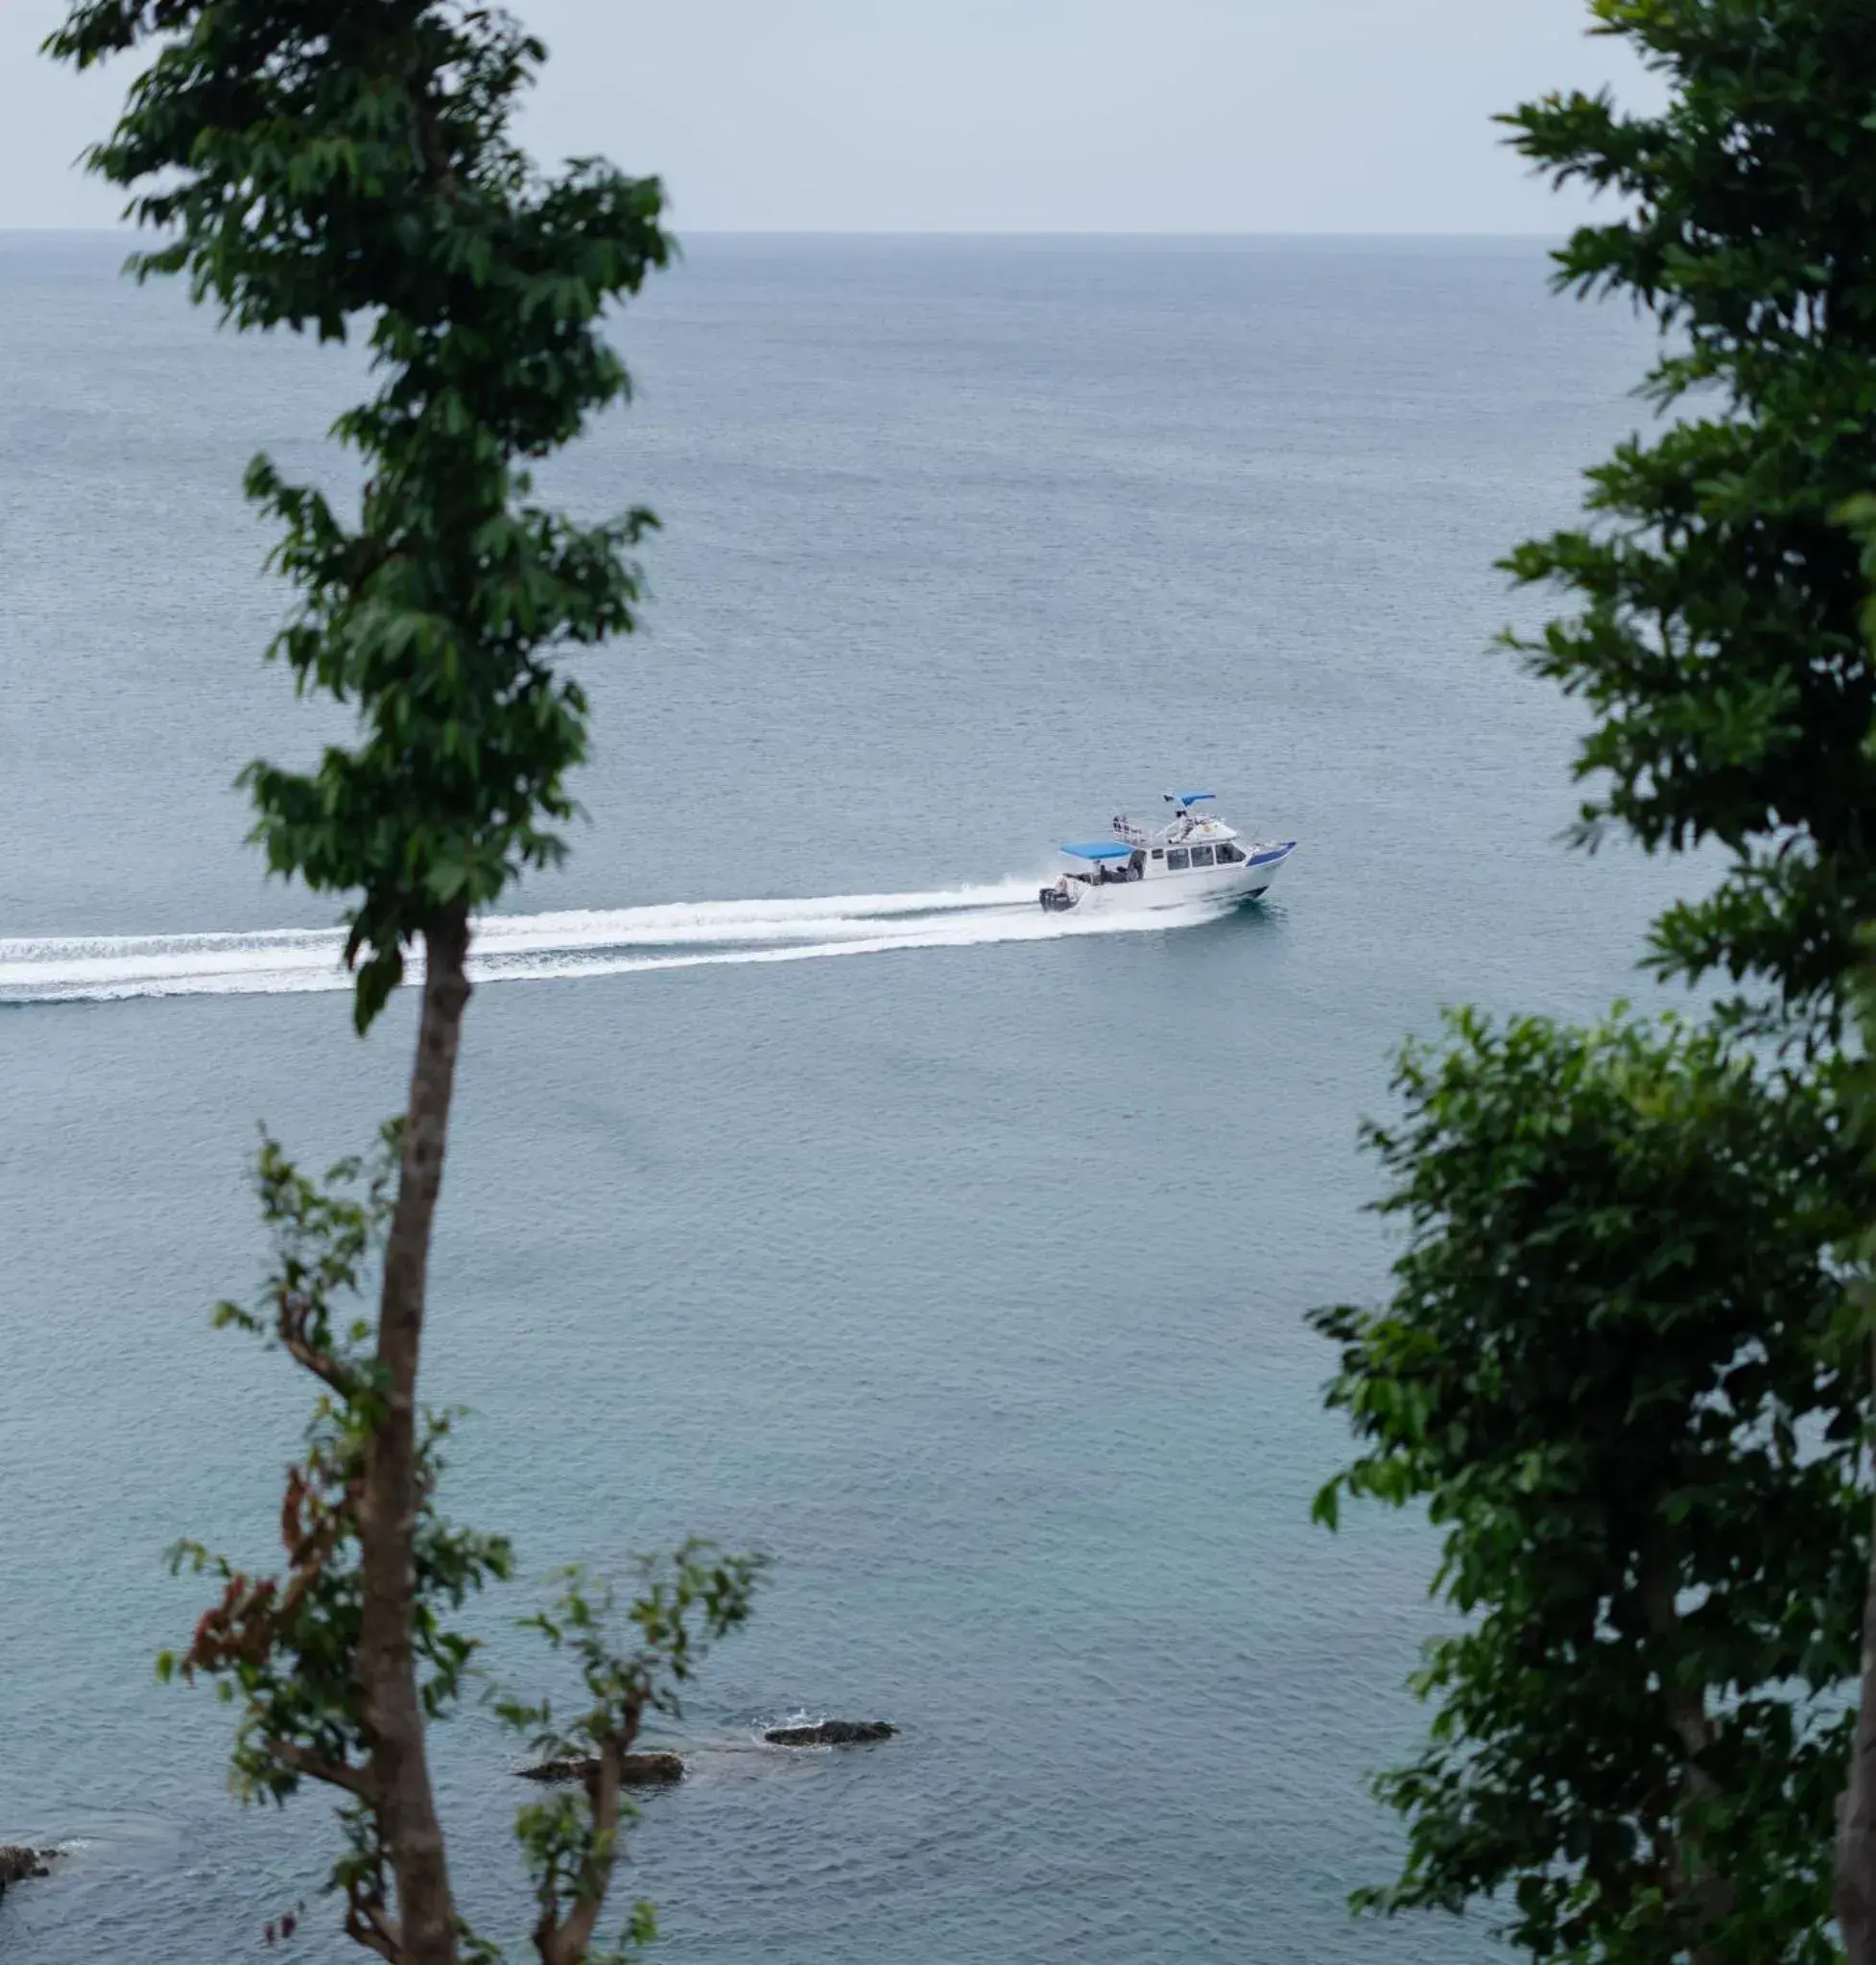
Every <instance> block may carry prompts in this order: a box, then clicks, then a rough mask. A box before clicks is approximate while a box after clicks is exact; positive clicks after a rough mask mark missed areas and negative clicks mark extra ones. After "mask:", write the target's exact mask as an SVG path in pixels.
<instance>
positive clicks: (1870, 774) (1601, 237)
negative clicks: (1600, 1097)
mask: <svg viewBox="0 0 1876 1965" xmlns="http://www.w3.org/2000/svg"><path fill="white" fill-rule="evenodd" d="M1591 12H1592V14H1593V16H1594V18H1595V20H1596V22H1597V23H1598V28H1599V30H1600V31H1601V32H1602V33H1604V34H1607V35H1611V36H1620V37H1622V38H1623V39H1625V40H1627V42H1629V43H1630V44H1631V46H1632V47H1633V48H1634V49H1635V50H1636V51H1637V52H1638V53H1639V54H1640V55H1641V56H1642V57H1643V59H1645V60H1647V61H1648V62H1649V63H1650V65H1651V66H1652V67H1653V68H1654V69H1655V70H1656V71H1657V72H1659V73H1660V74H1661V76H1662V77H1663V79H1664V80H1665V81H1666V83H1668V86H1669V101H1668V106H1667V107H1666V108H1665V109H1664V110H1663V111H1662V112H1661V113H1660V114H1658V115H1635V114H1624V113H1621V112H1619V111H1618V110H1617V108H1616V107H1615V106H1614V104H1613V103H1612V102H1611V100H1610V99H1609V97H1608V96H1607V95H1606V94H1602V95H1598V96H1595V97H1586V96H1583V95H1580V94H1576V95H1569V96H1554V97H1549V98H1546V99H1545V100H1543V101H1542V102H1539V103H1534V104H1529V105H1526V106H1525V107H1522V108H1521V109H1519V110H1518V111H1517V112H1516V113H1515V114H1514V115H1512V116H1509V117H1508V118H1506V119H1505V120H1506V121H1507V122H1508V124H1509V125H1510V126H1511V128H1512V130H1514V131H1515V138H1514V141H1515V143H1516V146H1517V148H1518V149H1519V150H1520V151H1522V152H1523V154H1525V155H1526V156H1527V157H1529V158H1531V159H1532V161H1533V162H1534V163H1535V164H1536V165H1538V166H1539V168H1540V169H1541V170H1543V171H1544V172H1545V173H1546V174H1547V175H1548V176H1550V177H1551V178H1553V179H1554V180H1555V182H1556V183H1558V184H1562V183H1564V182H1567V181H1569V180H1571V179H1579V180H1580V181H1582V182H1584V183H1587V184H1589V185H1591V186H1593V187H1595V188H1596V189H1598V190H1602V191H1607V192H1610V193H1612V194H1615V195H1616V196H1617V197H1618V198H1619V199H1620V200H1621V201H1622V205H1623V210H1624V213H1625V215H1624V216H1622V217H1619V218H1615V219H1612V220H1611V221H1610V222H1609V223H1605V224H1600V225H1584V226H1583V227H1581V228H1580V229H1579V230H1578V232H1577V233H1576V234H1575V236H1574V237H1573V238H1572V240H1571V241H1570V244H1569V245H1568V247H1567V248H1566V249H1564V250H1563V251H1562V252H1561V253H1560V254H1559V259H1558V263H1559V269H1560V270H1559V273H1558V280H1559V283H1560V284H1562V285H1566V286H1574V287H1576V288H1578V289H1579V290H1581V291H1583V292H1591V291H1601V292H1613V293H1621V294H1627V295H1628V296H1631V297H1632V298H1633V299H1634V301H1635V302H1636V304H1637V305H1638V306H1640V307H1642V308H1645V309H1647V310H1649V311H1650V312H1651V313H1652V314H1653V315H1654V316H1655V318H1656V320H1658V321H1659V322H1660V324H1661V326H1662V328H1663V330H1664V342H1663V352H1662V354H1661V356H1660V359H1659V361H1658V362H1657V364H1656V366H1655V367H1654V369H1653V372H1652V377H1651V391H1652V393H1653V395H1654V396H1655V397H1656V399H1657V400H1658V401H1660V402H1661V403H1662V404H1664V405H1673V406H1674V407H1676V408H1677V409H1678V410H1679V411H1680V412H1681V413H1682V420H1680V421H1678V422H1676V423H1675V424H1674V426H1673V427H1671V428H1670V429H1669V430H1667V431H1666V433H1665V434H1663V435H1662V436H1661V437H1660V438H1658V439H1657V440H1656V441H1654V442H1652V443H1647V442H1643V441H1642V440H1641V439H1639V438H1636V439H1634V440H1631V441H1629V442H1627V443H1625V444H1623V445H1622V446H1621V447H1620V448H1619V449H1618V450H1617V452H1616V454H1615V455H1614V457H1612V458H1611V459H1610V460H1609V462H1606V463H1605V464H1603V465H1602V466H1601V467H1600V468H1598V469H1596V470H1594V471H1592V472H1591V473H1590V493H1589V498H1588V508H1589V513H1590V517H1591V520H1592V524H1591V525H1590V526H1588V527H1585V528H1581V529H1578V530H1572V531H1568V532H1564V533H1557V534H1556V535H1555V536H1554V537H1552V538H1549V539H1545V540H1540V541H1532V542H1530V543H1528V544H1526V545H1524V546H1522V547H1520V548H1519V549H1518V550H1517V551H1516V552H1515V553H1514V554H1513V555H1512V556H1511V557H1510V558H1509V560H1508V562H1507V564H1508V567H1509V569H1510V570H1511V571H1512V572H1513V573H1514V574H1515V575H1516V576H1517V577H1518V578H1519V579H1520V580H1527V581H1540V580H1547V581H1551V582H1554V583H1556V584H1558V585H1560V586H1561V587H1562V588H1564V589H1565V590H1566V591H1567V592H1569V593H1570V594H1571V595H1572V596H1573V597H1574V598H1575V599H1576V600H1577V601H1578V602H1579V604H1580V611H1579V612H1578V613H1577V614H1576V615H1575V616H1573V617H1572V618H1569V619H1566V620H1563V621H1559V622H1556V623H1554V624H1553V625H1552V626H1551V627H1549V629H1548V630H1547V631H1546V632H1545V633H1544V635H1543V636H1542V637H1541V638H1540V639H1539V640H1537V641H1536V642H1534V643H1532V644H1528V645H1525V647H1526V652H1527V654H1528V656H1529V659H1530V662H1531V666H1532V668H1533V670H1534V671H1535V672H1536V673H1537V674H1539V675H1545V676H1548V677H1550V678H1551V679H1553V680H1555V681H1556V682H1558V683H1560V684H1561V685H1562V686H1563V688H1564V689H1565V690H1567V691H1568V692H1569V693H1571V694H1572V695H1576V696H1579V697H1581V698H1584V699H1585V701H1587V703H1588V704H1589V705H1590V707H1591V709H1592V711H1593V712H1594V717H1595V722H1594V726H1593V728H1592V730H1591V732H1590V734H1589V736H1588V737H1587V738H1586V739H1585V741H1584V743H1583V745H1582V746H1581V749H1580V752H1579V760H1578V768H1579V775H1581V776H1583V777H1585V778H1588V779H1590V780H1592V782H1593V785H1594V788H1595V789H1594V791H1593V793H1592V795H1591V796H1590V797H1589V798H1588V799H1587V801H1586V802H1585V804H1584V806H1583V809H1582V819H1583V827H1584V831H1585V833H1586V834H1587V835H1588V836H1590V837H1594V835H1595V834H1596V833H1597V832H1598V831H1599V830H1600V829H1601V828H1602V827H1603V826H1605V825H1607V824H1609V823H1611V822H1613V823H1615V824H1619V825H1621V826H1623V827H1626V828H1627V830H1628V831H1630V832H1631V833H1632V834H1633V835H1634V836H1635V837H1636V838H1638V839H1639V840H1642V842H1643V843H1644V844H1646V845H1647V846H1648V847H1650V849H1653V848H1656V847H1662V846H1666V847H1670V848H1674V849H1678V848H1681V847H1684V846H1687V845H1690V844H1693V843H1696V842H1698V841H1701V840H1713V841H1718V842H1719V843H1720V844H1721V845H1722V846H1723V847H1725V848H1727V849H1728V850H1729V852H1730V854H1731V855H1732V864H1731V867H1730V870H1729V872H1728V874H1727V877H1726V878H1725V880H1724V882H1723V883H1722V885H1721V887H1720V888H1719V889H1718V891H1717V892H1715V893H1713V894H1711V895H1710V896H1709V897H1707V898H1705V899H1701V900H1698V901H1690V902H1685V903H1682V904H1680V905H1678V906H1676V907H1674V908H1671V909H1670V910H1669V911H1667V912H1666V913H1665V914H1664V915H1663V916H1662V918H1661V920H1660V921H1659V922H1658V923H1657V924H1656V927H1655V931H1654V938H1653V959H1654V960H1655V962H1656V964H1657V965H1658V967H1659V968H1660V969H1661V970H1662V971H1663V972H1664V973H1670V974H1679V975H1684V976H1687V977H1689V978H1693V977H1698V976H1701V975H1703V974H1707V973H1709V972H1715V971H1719V972H1723V973H1725V974H1727V975H1729V976H1731V977H1732V978H1734V979H1735V980H1746V979H1753V980H1757V981H1758V982H1761V983H1767V984H1769V985H1770V987H1769V992H1768V993H1767V994H1765V995H1763V996H1761V997H1760V998H1759V999H1758V1002H1757V1010H1758V1014H1759V1016H1760V1018H1761V1020H1762V1021H1764V1022H1767V1023H1771V1022H1779V1023H1784V1024H1786V1025H1787V1027H1788V1028H1790V1027H1792V1026H1793V1025H1795V1026H1797V1027H1800V1028H1811V1029H1815V1028H1816V1027H1817V1023H1818V1022H1819V1021H1821V1022H1822V1023H1823V1024H1824V1025H1825V1026H1826V1027H1828V1026H1830V1025H1833V1024H1834V1023H1835V1021H1836V1019H1837V1016H1838V1013H1839V1008H1840V984H1841V980H1842V978H1843V976H1844V974H1845V972H1846V970H1847V968H1848V966H1849V964H1850V961H1851V959H1852V956H1853V949H1854V940H1855V934H1856V930H1857V928H1858V926H1859V924H1860V923H1861V922H1863V921H1864V920H1866V919H1869V918H1872V917H1876V840H1872V838H1871V836H1870V833H1869V829H1868V824H1867V820H1866V817H1865V815H1866V813H1867V812H1868V811H1869V810H1870V808H1871V804H1872V799H1876V761H1872V758H1871V756H1870V754H1869V753H1868V752H1867V751H1866V750H1865V748H1864V737H1865V734H1866V733H1867V731H1868V729H1869V725H1870V713H1871V706H1872V701H1876V689H1873V688H1872V669H1871V661H1870V652H1869V647H1868V644H1867V642H1866V641H1865V639H1864V636H1863V634H1862V633H1861V631H1860V621H1859V616H1860V612H1861V609H1862V606H1863V603H1864V584H1863V581H1862V579H1861V577H1860V574H1859V570H1858V565H1857V552H1856V548H1855V545H1854V542H1853V541H1852V540H1851V538H1850V537H1849V536H1848V535H1847V534H1846V533H1845V531H1844V530H1843V528H1842V526H1841V524H1840V517H1841V511H1842V508H1843V506H1844V503H1845V501H1846V500H1848V499H1850V498H1852V497H1853V496H1855V495H1856V494H1858V493H1861V492H1864V491H1867V490H1869V489H1870V488H1871V487H1872V485H1876V115H1872V113H1871V105H1872V104H1873V103H1876V33H1872V31H1871V21H1870V13H1869V9H1868V6H1867V4H1866V0H1592V4H1591Z"/></svg>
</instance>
